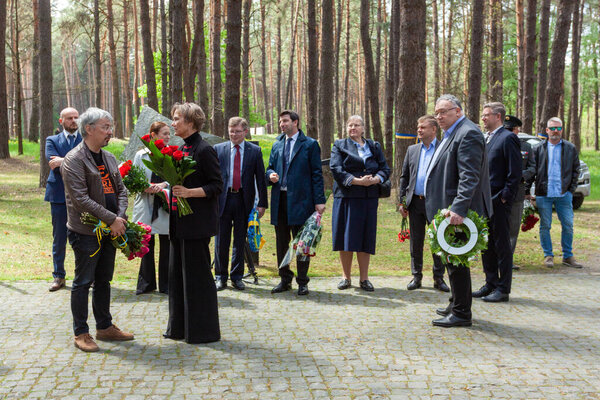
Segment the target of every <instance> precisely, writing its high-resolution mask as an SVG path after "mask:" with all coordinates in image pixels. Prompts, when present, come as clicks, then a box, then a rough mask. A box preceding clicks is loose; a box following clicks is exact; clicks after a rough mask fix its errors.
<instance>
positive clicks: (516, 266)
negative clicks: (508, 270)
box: [512, 264, 521, 271]
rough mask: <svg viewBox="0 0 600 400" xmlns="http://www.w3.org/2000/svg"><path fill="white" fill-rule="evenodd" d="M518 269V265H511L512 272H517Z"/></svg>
mask: <svg viewBox="0 0 600 400" xmlns="http://www.w3.org/2000/svg"><path fill="white" fill-rule="evenodd" d="M520 269H521V267H519V266H518V265H515V264H513V266H512V270H513V271H518V270H520Z"/></svg>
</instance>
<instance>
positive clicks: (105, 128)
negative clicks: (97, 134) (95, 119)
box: [91, 124, 113, 132]
mask: <svg viewBox="0 0 600 400" xmlns="http://www.w3.org/2000/svg"><path fill="white" fill-rule="evenodd" d="M91 125H96V124H91ZM98 128H100V129H102V130H103V131H104V132H108V131H112V130H113V126H112V125H110V124H106V125H100V126H98Z"/></svg>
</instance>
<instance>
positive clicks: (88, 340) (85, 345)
mask: <svg viewBox="0 0 600 400" xmlns="http://www.w3.org/2000/svg"><path fill="white" fill-rule="evenodd" d="M74 344H75V347H77V348H78V349H79V350H83V351H86V352H88V353H93V352H95V351H98V350H100V348H99V347H98V345H97V344H96V342H94V339H93V338H92V336H91V335H90V334H89V333H82V334H81V335H77V336H75V342H74Z"/></svg>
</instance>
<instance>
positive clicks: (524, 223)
mask: <svg viewBox="0 0 600 400" xmlns="http://www.w3.org/2000/svg"><path fill="white" fill-rule="evenodd" d="M535 214H536V210H535V207H534V206H533V204H531V201H529V200H525V207H524V208H523V217H522V218H521V231H523V232H527V231H528V230H530V229H533V227H534V226H535V224H537V222H538V221H539V220H540V219H539V218H538V217H536V215H535Z"/></svg>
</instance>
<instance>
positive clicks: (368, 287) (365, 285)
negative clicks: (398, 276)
mask: <svg viewBox="0 0 600 400" xmlns="http://www.w3.org/2000/svg"><path fill="white" fill-rule="evenodd" d="M360 288H361V289H362V290H364V291H365V292H374V291H375V288H374V287H373V284H372V283H371V282H370V281H369V280H368V279H365V280H364V281H360Z"/></svg>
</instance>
